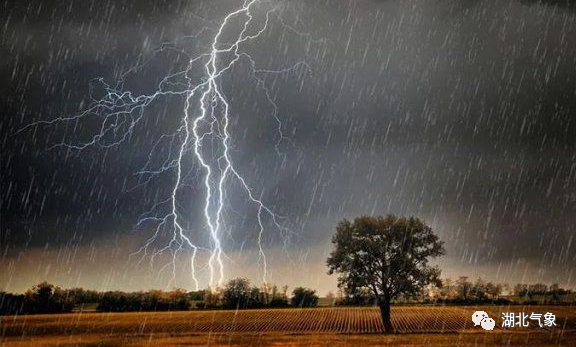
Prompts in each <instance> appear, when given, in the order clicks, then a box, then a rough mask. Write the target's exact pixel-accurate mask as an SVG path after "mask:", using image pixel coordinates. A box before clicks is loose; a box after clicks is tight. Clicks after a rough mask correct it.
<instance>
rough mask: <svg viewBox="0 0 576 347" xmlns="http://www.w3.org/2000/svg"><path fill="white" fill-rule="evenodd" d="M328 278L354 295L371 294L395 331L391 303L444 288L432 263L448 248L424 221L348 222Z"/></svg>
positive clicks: (339, 230)
mask: <svg viewBox="0 0 576 347" xmlns="http://www.w3.org/2000/svg"><path fill="white" fill-rule="evenodd" d="M332 243H333V245H334V250H333V251H332V253H331V254H330V256H329V257H328V260H327V265H328V269H329V270H328V273H329V274H338V275H339V277H338V285H339V286H340V287H341V288H344V289H345V290H346V291H348V292H349V293H354V292H357V291H361V290H369V291H371V293H372V294H373V295H374V297H375V299H376V302H377V303H378V304H379V306H380V309H381V314H382V320H383V323H384V327H385V329H386V331H387V332H391V331H393V327H392V324H391V320H390V303H391V301H392V300H393V299H394V298H396V297H397V296H398V295H400V294H406V295H410V294H417V293H418V291H420V290H421V289H422V288H423V287H424V286H426V285H429V284H436V285H440V284H441V281H440V269H439V268H438V267H437V266H432V265H430V263H429V261H430V259H433V258H436V257H438V256H441V255H443V254H444V253H445V250H444V244H443V242H442V241H440V240H439V238H438V236H437V235H435V234H434V232H433V231H432V229H431V228H430V227H429V226H427V225H426V224H425V223H424V222H423V221H421V220H420V219H418V218H415V217H410V218H403V217H401V218H399V217H396V216H394V215H387V216H384V217H369V216H363V217H358V218H355V219H354V221H352V222H350V221H349V220H346V219H344V220H342V221H341V222H339V223H338V225H337V227H336V234H335V235H334V237H333V239H332Z"/></svg>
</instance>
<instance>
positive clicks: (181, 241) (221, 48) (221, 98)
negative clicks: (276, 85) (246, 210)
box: [27, 0, 308, 289]
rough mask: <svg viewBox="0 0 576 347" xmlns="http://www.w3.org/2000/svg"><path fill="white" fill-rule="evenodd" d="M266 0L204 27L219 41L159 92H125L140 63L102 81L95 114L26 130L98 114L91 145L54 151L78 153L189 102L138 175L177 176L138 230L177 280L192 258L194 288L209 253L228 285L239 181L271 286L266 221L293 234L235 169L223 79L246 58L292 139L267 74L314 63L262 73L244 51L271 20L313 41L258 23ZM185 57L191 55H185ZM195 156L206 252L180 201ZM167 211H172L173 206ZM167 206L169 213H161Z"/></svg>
mask: <svg viewBox="0 0 576 347" xmlns="http://www.w3.org/2000/svg"><path fill="white" fill-rule="evenodd" d="M258 2H259V0H245V1H244V2H243V4H242V6H241V7H240V8H238V9H237V10H235V11H233V12H231V13H229V14H228V15H226V17H225V18H224V19H223V21H222V22H221V23H220V24H219V25H218V26H217V27H216V28H204V29H202V30H201V31H200V33H199V34H198V35H196V36H192V37H188V38H198V37H199V36H200V35H201V34H203V33H205V32H213V33H214V36H213V38H212V40H211V44H210V45H209V48H208V52H205V53H202V54H200V55H198V56H194V57H189V60H188V64H187V67H186V69H184V70H182V71H179V72H176V73H173V74H170V75H168V76H166V77H165V78H163V79H162V81H161V82H160V83H159V85H158V87H157V89H156V91H155V92H153V93H152V94H143V95H134V94H133V93H132V92H130V91H125V90H123V82H124V77H125V76H126V75H127V74H129V73H132V72H134V71H136V70H138V69H140V68H142V67H143V66H145V63H140V64H137V65H136V66H135V67H133V68H132V69H130V70H129V71H128V72H127V73H126V74H124V75H123V76H122V78H121V80H120V82H119V83H118V84H117V85H116V86H111V85H108V84H106V83H105V82H104V81H103V79H99V80H98V82H99V83H101V84H102V85H103V87H104V90H105V95H104V97H103V98H101V99H99V100H97V101H96V102H94V103H93V104H92V105H91V106H90V107H89V108H88V109H86V110H85V111H83V112H82V113H80V114H77V115H74V116H71V117H59V118H56V119H54V120H51V121H40V122H36V123H33V124H30V125H29V126H27V127H30V126H34V125H40V124H56V123H60V122H64V123H66V122H77V121H80V120H82V119H85V118H88V117H92V116H96V117H98V119H101V122H100V123H99V124H100V125H99V131H98V132H97V134H95V135H94V136H93V137H92V138H91V139H90V140H89V141H85V142H81V143H66V142H61V143H59V144H57V145H54V146H53V148H54V147H65V148H68V149H74V150H83V149H85V148H88V147H102V148H110V147H114V146H117V145H119V144H121V143H123V142H125V141H127V140H128V139H129V138H130V137H131V136H132V135H133V133H134V132H135V128H136V126H137V125H138V124H140V123H142V120H143V119H144V118H145V116H146V113H145V110H146V109H147V107H148V106H149V105H150V104H151V103H152V102H153V101H155V100H156V99H158V98H160V97H163V96H181V97H183V98H184V106H183V109H182V115H181V119H180V122H179V123H180V124H179V127H178V129H177V130H176V131H175V132H174V133H171V134H165V135H162V136H161V137H160V139H158V141H157V142H156V143H155V145H154V146H153V148H152V150H151V152H150V155H149V158H148V162H147V163H146V164H145V166H144V168H143V169H142V170H141V171H140V172H138V175H140V176H141V177H144V179H143V180H142V182H141V184H142V185H144V184H146V183H148V182H150V180H151V179H152V177H155V176H157V175H159V174H162V173H165V172H173V173H174V175H175V180H174V184H173V186H172V189H171V191H170V195H169V197H168V198H167V199H165V200H164V201H161V202H159V203H157V204H155V205H154V206H153V207H152V208H151V209H150V210H149V211H148V212H146V213H144V214H143V215H142V217H141V218H140V220H139V221H138V223H137V226H138V227H142V226H143V225H145V224H146V225H148V224H150V223H152V225H154V229H153V230H154V231H153V234H152V236H151V237H150V238H149V239H148V240H147V241H146V243H145V244H144V245H143V246H142V247H141V248H140V249H139V251H138V252H137V253H140V254H142V259H144V257H146V256H147V255H149V256H150V258H151V262H153V261H154V259H155V258H157V257H158V256H160V255H161V254H163V253H165V252H171V259H172V261H171V262H170V263H169V264H167V265H168V266H171V267H172V273H173V277H172V280H173V279H174V278H175V276H176V268H177V261H176V260H177V255H178V254H179V253H180V252H181V251H185V250H188V251H189V252H190V272H191V277H192V280H193V281H194V285H195V287H196V288H197V289H198V288H199V287H200V280H199V278H198V269H199V266H198V264H197V263H198V253H199V252H200V251H207V252H209V258H208V260H207V264H206V265H207V268H208V272H209V275H208V277H209V279H208V282H209V283H208V285H209V286H213V285H221V284H222V282H223V280H224V278H225V265H224V258H225V253H224V249H223V244H222V233H223V228H224V209H225V205H226V201H227V200H226V190H227V188H226V187H227V186H228V185H229V183H230V181H236V182H237V183H239V184H240V186H241V187H242V188H243V190H244V192H245V193H246V196H247V198H248V199H249V201H251V203H253V204H254V205H255V207H256V210H257V215H256V218H257V222H258V227H259V230H258V237H257V240H258V245H257V246H258V252H259V263H260V265H261V266H262V269H263V271H262V280H263V282H264V283H266V282H267V279H266V278H267V271H268V270H267V267H268V265H267V260H266V254H265V252H264V247H263V235H264V232H265V223H264V221H263V218H264V216H266V217H267V218H269V219H270V220H271V221H272V223H273V225H274V227H275V228H277V229H278V230H279V231H281V232H282V233H283V234H286V233H291V231H290V230H288V229H287V228H286V227H284V226H283V225H282V223H281V220H280V218H279V217H278V216H277V215H276V214H275V213H274V212H273V211H272V210H271V209H270V208H269V207H268V206H266V205H265V203H264V202H263V201H262V199H261V198H259V197H257V196H256V195H255V194H254V191H253V190H252V189H251V187H250V185H249V184H248V182H247V180H246V179H245V178H244V177H243V176H242V174H241V173H240V172H239V171H238V170H237V169H236V167H235V165H234V161H233V158H232V154H231V152H230V148H231V139H232V134H231V133H230V123H231V117H232V114H231V106H230V104H229V102H228V100H227V97H226V95H225V93H224V91H223V90H222V87H221V85H220V84H221V78H222V76H224V75H225V74H226V73H227V72H228V71H229V70H231V69H232V68H233V67H234V66H235V65H237V63H238V62H239V61H242V60H245V61H246V62H247V63H248V65H249V66H250V69H251V76H252V77H253V78H254V80H255V81H256V83H257V86H258V87H259V88H261V89H262V90H263V91H264V93H265V96H266V98H267V100H268V101H269V102H270V104H271V105H272V107H273V114H272V116H273V118H274V120H275V122H277V124H278V128H277V129H278V133H279V135H280V136H279V137H280V139H279V142H278V143H277V146H276V150H277V151H278V145H279V143H280V141H283V140H285V139H286V138H285V136H284V134H283V132H282V122H281V121H280V119H279V117H278V107H277V105H276V103H275V102H274V100H273V98H272V97H271V94H270V92H269V90H268V89H267V88H266V85H265V83H264V79H263V78H262V77H261V75H264V74H282V73H290V72H295V71H298V70H299V69H308V65H307V64H306V63H304V62H299V63H297V64H295V65H293V66H292V67H289V68H284V69H280V70H263V69H257V68H256V62H255V61H254V60H253V59H252V57H251V56H250V55H249V54H247V53H246V52H243V51H241V48H242V45H243V44H244V43H246V42H249V41H252V40H255V39H257V38H258V37H259V36H260V35H262V33H264V32H265V31H266V30H267V29H268V26H269V24H270V20H271V17H272V16H276V18H277V19H278V21H279V22H280V24H281V25H282V26H284V27H286V28H288V29H289V30H291V31H292V32H294V33H296V34H298V35H306V36H307V34H303V33H300V32H298V31H296V30H295V29H293V28H291V27H289V26H287V25H286V23H285V22H284V21H283V20H282V18H281V17H280V16H279V15H278V14H277V13H276V12H275V11H274V9H273V8H272V9H270V10H268V11H267V12H266V13H265V18H263V20H262V22H263V23H260V24H258V23H257V21H255V20H254V18H255V17H254V12H255V10H256V9H255V7H256V5H257V3H258ZM236 22H240V30H239V32H238V33H237V34H236V35H235V37H234V40H232V42H224V39H223V36H224V32H225V30H228V29H230V28H231V27H233V23H236ZM163 50H174V48H173V47H172V45H170V44H165V45H162V46H161V47H160V48H159V50H158V51H163ZM178 52H179V53H183V54H186V53H185V52H183V51H178ZM198 66H200V68H201V70H202V71H203V72H202V75H203V77H202V78H201V80H200V81H199V82H195V78H194V77H193V71H195V69H197V68H198ZM165 143H168V147H169V149H170V151H169V153H168V155H167V157H166V158H165V160H164V161H163V163H162V165H161V166H160V167H159V168H153V167H152V166H153V165H152V164H151V163H152V161H153V159H154V153H155V150H156V149H157V147H159V146H161V145H162V144H165ZM187 158H193V159H194V161H195V162H196V163H197V164H198V165H199V167H200V168H201V171H202V172H201V184H202V185H203V189H204V197H203V199H204V201H203V207H204V208H203V216H202V218H203V219H204V222H205V225H206V227H207V230H208V232H209V235H208V236H209V239H210V247H209V248H202V247H200V246H198V245H197V244H196V243H194V242H193V239H192V235H193V234H194V231H192V230H188V228H187V226H186V225H187V223H186V219H185V214H184V213H183V212H182V207H181V206H180V204H179V202H180V200H181V198H180V197H179V193H181V190H182V189H183V187H184V186H185V185H186V184H185V181H186V178H187V176H188V175H189V174H190V173H189V172H188V171H186V169H185V167H186V165H185V161H186V159H187ZM166 207H167V208H166ZM162 208H164V210H165V211H167V212H166V213H160V212H158V211H159V210H161V209H162ZM165 231H168V232H169V235H171V237H170V240H169V241H168V242H167V244H166V245H165V246H163V247H160V248H159V249H154V251H152V252H150V249H151V248H152V247H153V245H154V244H155V242H157V240H158V239H159V237H160V235H161V234H162V233H163V232H165Z"/></svg>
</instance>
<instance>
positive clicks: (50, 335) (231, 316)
mask: <svg viewBox="0 0 576 347" xmlns="http://www.w3.org/2000/svg"><path fill="white" fill-rule="evenodd" d="M477 309H481V310H483V311H486V312H488V314H489V315H490V316H491V317H492V318H494V319H495V320H496V323H497V327H498V326H500V325H501V322H502V319H501V312H516V313H520V312H522V311H524V312H526V313H528V314H530V313H532V312H536V313H546V312H551V313H553V314H555V315H556V324H557V327H555V328H546V329H545V328H540V327H537V325H536V326H533V327H530V328H514V329H502V328H497V329H495V331H494V332H484V330H482V329H481V328H479V327H474V326H473V323H472V321H471V315H472V313H473V312H474V311H475V310H477ZM392 317H393V323H394V325H395V328H396V329H397V332H399V333H400V334H396V335H393V336H382V335H379V334H377V333H380V332H382V329H383V328H382V325H381V322H380V318H379V312H378V310H377V309H376V308H371V307H366V308H313V309H265V310H243V311H187V312H162V313H153V312H147V313H110V314H104V313H72V314H60V315H37V316H19V317H2V318H0V323H1V324H0V329H1V332H2V339H3V340H2V341H3V343H2V344H3V345H5V346H30V345H36V346H56V345H58V346H77V345H86V346H127V345H134V346H137V345H149V346H159V345H166V346H176V345H180V346H181V345H206V344H208V345H241V346H249V345H258V346H264V345H276V346H278V345H291V346H301V345H302V346H330V347H335V346H354V345H367V344H368V345H389V346H436V345H437V346H446V345H459V346H469V345H487V346H492V345H494V346H497V345H502V344H506V345H511V346H524V345H526V346H528V345H530V346H548V345H549V346H571V345H572V346H573V345H576V308H574V307H561V306H534V307H521V306H511V307H481V308H477V307H442V306H436V307H427V306H405V307H394V308H393V311H392Z"/></svg>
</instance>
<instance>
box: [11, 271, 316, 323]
mask: <svg viewBox="0 0 576 347" xmlns="http://www.w3.org/2000/svg"><path fill="white" fill-rule="evenodd" d="M88 303H89V304H96V305H97V306H96V310H97V311H101V312H131V311H182V310H189V309H247V308H265V307H288V306H292V307H313V306H316V305H317V304H318V295H317V294H316V291H315V290H312V289H309V288H304V287H298V288H295V289H294V290H293V291H292V295H291V296H290V297H289V296H288V287H287V286H285V287H283V288H282V290H279V289H278V287H277V286H275V285H263V286H261V287H256V286H251V285H250V282H249V281H248V280H247V279H243V278H237V279H233V280H230V281H229V282H228V283H227V284H226V285H225V286H224V287H223V288H215V289H213V290H209V289H207V290H200V291H192V292H186V291H185V290H183V289H174V290H172V291H162V290H150V291H146V292H143V291H141V292H132V293H126V292H121V291H109V292H98V291H95V290H86V289H83V288H73V289H62V288H60V287H57V286H54V285H52V284H50V283H47V282H43V283H40V284H38V285H36V286H34V287H32V288H31V289H29V290H27V291H26V293H24V294H11V293H5V292H0V315H14V314H39V313H65V312H71V311H72V310H73V309H74V308H75V307H79V306H82V305H83V304H88Z"/></svg>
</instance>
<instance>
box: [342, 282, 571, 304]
mask: <svg viewBox="0 0 576 347" xmlns="http://www.w3.org/2000/svg"><path fill="white" fill-rule="evenodd" d="M575 301H576V293H574V292H572V291H571V290H567V289H563V288H561V287H560V286H559V285H558V284H552V285H550V286H548V285H546V284H542V283H536V284H517V285H515V286H514V287H510V286H509V285H507V284H498V283H493V282H489V281H485V280H483V279H482V278H478V279H477V280H476V281H474V282H472V281H469V280H468V277H466V276H461V277H459V278H458V279H457V280H452V279H450V278H447V279H444V280H442V285H441V286H440V287H436V286H429V287H426V288H424V289H423V290H422V291H421V292H420V293H419V294H418V295H413V296H404V295H400V297H399V298H398V299H397V300H395V303H430V304H432V303H447V304H450V303H452V304H564V303H573V302H575ZM333 302H334V304H335V305H360V306H362V305H374V302H375V298H374V297H373V296H372V295H371V294H370V292H369V291H365V292H357V293H346V292H344V293H340V294H339V295H338V296H333Z"/></svg>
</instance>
